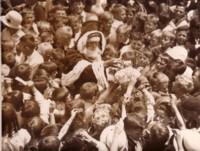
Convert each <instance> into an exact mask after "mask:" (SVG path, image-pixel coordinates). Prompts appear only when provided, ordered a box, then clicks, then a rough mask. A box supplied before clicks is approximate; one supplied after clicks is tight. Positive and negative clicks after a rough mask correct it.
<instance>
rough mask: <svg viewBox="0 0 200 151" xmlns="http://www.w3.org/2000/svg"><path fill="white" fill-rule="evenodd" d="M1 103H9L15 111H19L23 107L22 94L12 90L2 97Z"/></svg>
mask: <svg viewBox="0 0 200 151" xmlns="http://www.w3.org/2000/svg"><path fill="white" fill-rule="evenodd" d="M3 102H9V103H11V104H12V105H13V106H14V108H15V110H16V111H20V110H21V108H22V107H23V93H22V92H21V91H19V90H14V91H12V92H10V93H8V94H6V95H5V96H4V99H3Z"/></svg>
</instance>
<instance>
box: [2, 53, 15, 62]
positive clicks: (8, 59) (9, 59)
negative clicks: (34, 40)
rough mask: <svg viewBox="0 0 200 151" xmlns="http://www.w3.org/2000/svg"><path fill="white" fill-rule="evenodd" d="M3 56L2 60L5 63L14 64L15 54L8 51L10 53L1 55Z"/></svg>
mask: <svg viewBox="0 0 200 151" xmlns="http://www.w3.org/2000/svg"><path fill="white" fill-rule="evenodd" d="M3 57H4V58H5V60H4V62H3V63H5V64H8V65H14V64H15V62H16V59H15V55H14V54H13V53H12V52H10V53H7V54H6V55H5V56H3Z"/></svg>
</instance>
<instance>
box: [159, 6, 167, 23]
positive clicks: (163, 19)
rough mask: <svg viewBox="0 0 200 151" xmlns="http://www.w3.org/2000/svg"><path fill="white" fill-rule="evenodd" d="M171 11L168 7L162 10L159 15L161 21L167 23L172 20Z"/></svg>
mask: <svg viewBox="0 0 200 151" xmlns="http://www.w3.org/2000/svg"><path fill="white" fill-rule="evenodd" d="M169 12H170V11H169V9H168V8H167V7H166V8H163V9H161V10H160V12H159V13H158V15H159V19H160V20H162V21H166V20H168V19H169V18H170V13H169Z"/></svg>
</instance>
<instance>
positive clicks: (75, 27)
mask: <svg viewBox="0 0 200 151" xmlns="http://www.w3.org/2000/svg"><path fill="white" fill-rule="evenodd" d="M70 26H71V27H72V28H73V30H75V31H76V30H79V29H80V28H81V20H75V19H74V20H71V24H70Z"/></svg>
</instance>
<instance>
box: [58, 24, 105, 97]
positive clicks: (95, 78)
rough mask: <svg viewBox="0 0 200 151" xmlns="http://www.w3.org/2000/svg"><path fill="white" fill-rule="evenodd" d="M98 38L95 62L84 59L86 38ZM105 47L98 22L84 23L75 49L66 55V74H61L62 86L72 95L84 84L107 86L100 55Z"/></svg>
mask: <svg viewBox="0 0 200 151" xmlns="http://www.w3.org/2000/svg"><path fill="white" fill-rule="evenodd" d="M90 36H97V37H100V50H101V51H100V52H99V53H98V54H97V57H96V59H95V60H92V61H91V60H89V59H88V58H86V56H87V49H85V46H86V43H87V40H88V37H90ZM105 45H106V40H105V37H104V35H103V33H101V32H100V31H98V22H95V21H90V22H87V23H85V26H84V27H83V29H82V34H81V36H80V38H79V40H78V41H77V45H76V48H75V49H71V50H69V51H68V52H67V54H66V73H63V75H62V78H61V81H62V85H63V86H66V87H67V88H69V90H71V93H72V94H73V95H75V94H77V93H78V92H79V88H80V87H81V86H82V84H84V83H85V82H95V83H97V84H98V85H99V86H100V87H102V88H106V87H107V86H108V83H107V79H106V75H105V69H104V65H103V61H102V60H101V54H102V53H103V51H104V49H105Z"/></svg>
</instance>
